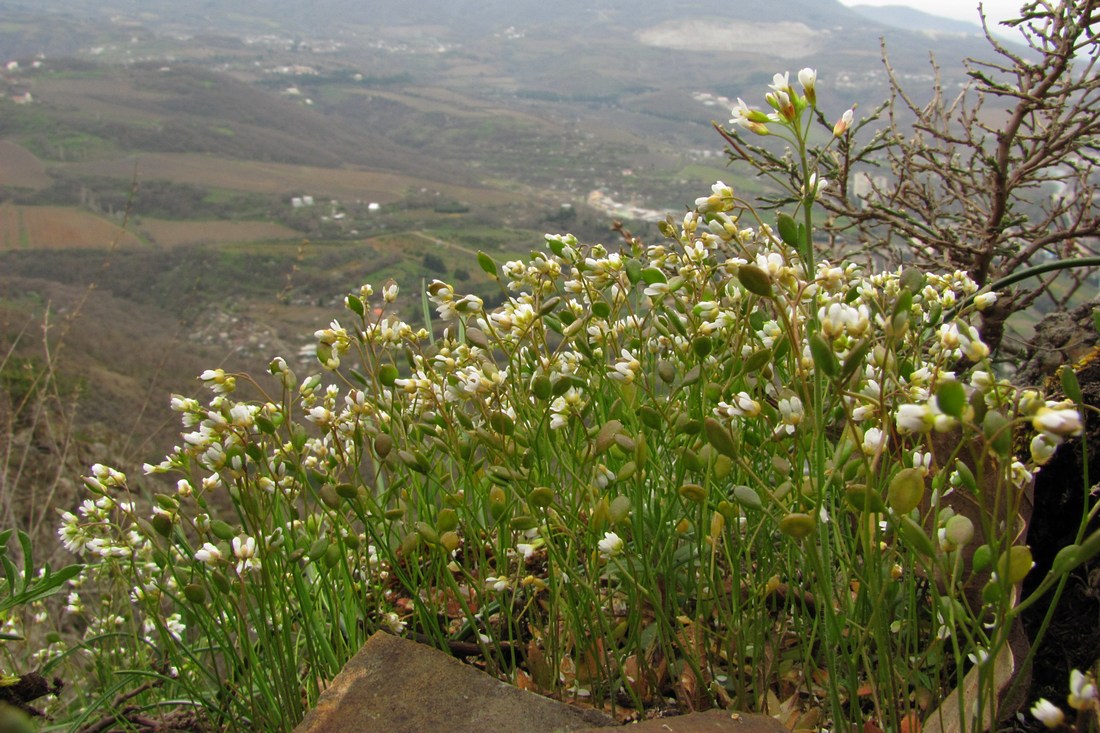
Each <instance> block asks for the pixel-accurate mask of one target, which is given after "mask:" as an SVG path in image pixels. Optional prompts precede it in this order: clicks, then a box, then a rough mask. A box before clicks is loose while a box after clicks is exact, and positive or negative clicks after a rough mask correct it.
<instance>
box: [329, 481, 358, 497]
mask: <svg viewBox="0 0 1100 733" xmlns="http://www.w3.org/2000/svg"><path fill="white" fill-rule="evenodd" d="M335 489H336V495H337V496H339V497H341V498H343V499H354V498H356V497H357V496H359V489H357V488H355V487H354V486H352V485H351V484H344V483H341V484H336V487H335Z"/></svg>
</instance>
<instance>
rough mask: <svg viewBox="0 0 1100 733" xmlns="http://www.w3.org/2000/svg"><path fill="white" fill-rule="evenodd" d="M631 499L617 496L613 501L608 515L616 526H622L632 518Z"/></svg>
mask: <svg viewBox="0 0 1100 733" xmlns="http://www.w3.org/2000/svg"><path fill="white" fill-rule="evenodd" d="M630 509H631V505H630V497H627V496H616V497H615V498H614V499H612V500H611V504H610V505H609V507H608V513H609V516H610V517H611V521H612V522H613V523H615V524H620V523H621V522H623V521H624V520H625V519H626V518H627V517H629V516H630Z"/></svg>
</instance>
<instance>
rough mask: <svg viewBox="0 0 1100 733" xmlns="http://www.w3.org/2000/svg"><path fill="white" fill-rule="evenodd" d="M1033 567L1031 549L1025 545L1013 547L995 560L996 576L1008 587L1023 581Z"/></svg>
mask: <svg viewBox="0 0 1100 733" xmlns="http://www.w3.org/2000/svg"><path fill="white" fill-rule="evenodd" d="M1034 566H1035V562H1034V560H1032V559H1031V548H1030V547H1028V546H1027V545H1013V546H1012V547H1010V548H1008V550H1007V551H1005V552H1004V553H1003V554H1002V555H1001V557H1000V558H999V559H998V560H997V575H998V576H1000V578H1001V580H1003V581H1004V582H1005V583H1007V584H1008V585H1016V584H1017V583H1020V582H1022V581H1023V579H1024V578H1025V577H1026V576H1027V574H1028V573H1029V572H1031V568H1033V567H1034Z"/></svg>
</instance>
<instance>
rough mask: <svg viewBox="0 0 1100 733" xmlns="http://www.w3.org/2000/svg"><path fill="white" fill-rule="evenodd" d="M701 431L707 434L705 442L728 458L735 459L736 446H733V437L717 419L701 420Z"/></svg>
mask: <svg viewBox="0 0 1100 733" xmlns="http://www.w3.org/2000/svg"><path fill="white" fill-rule="evenodd" d="M703 431H704V432H705V433H706V434H707V441H708V442H710V444H711V445H713V446H714V447H715V448H716V449H717V450H718V451H719V452H720V453H722V454H724V455H727V456H729V457H730V458H736V457H737V446H736V445H734V442H733V437H732V436H731V435H730V433H729V431H728V430H726V426H725V425H723V424H722V423H721V422H720V421H719V420H718V419H717V418H713V417H708V418H707V419H705V420H703Z"/></svg>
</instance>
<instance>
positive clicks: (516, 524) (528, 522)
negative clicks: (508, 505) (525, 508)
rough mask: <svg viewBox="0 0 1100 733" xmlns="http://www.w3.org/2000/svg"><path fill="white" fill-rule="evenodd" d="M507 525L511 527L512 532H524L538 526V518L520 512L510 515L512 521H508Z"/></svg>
mask: <svg viewBox="0 0 1100 733" xmlns="http://www.w3.org/2000/svg"><path fill="white" fill-rule="evenodd" d="M508 526H509V527H511V528H512V531H514V532H526V531H527V530H529V529H534V528H535V527H537V526H539V520H537V519H535V518H534V517H532V516H530V515H527V514H521V515H520V516H518V517H512V521H511V522H509V523H508Z"/></svg>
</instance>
